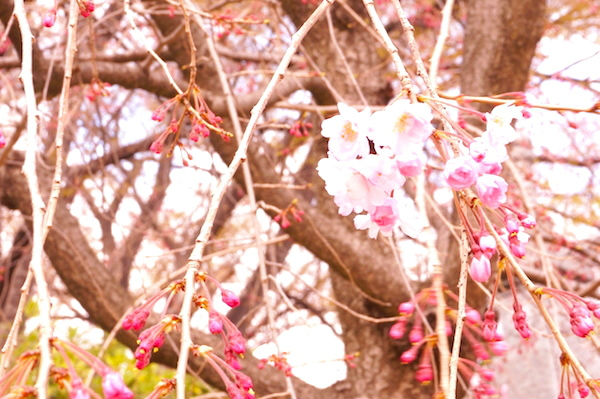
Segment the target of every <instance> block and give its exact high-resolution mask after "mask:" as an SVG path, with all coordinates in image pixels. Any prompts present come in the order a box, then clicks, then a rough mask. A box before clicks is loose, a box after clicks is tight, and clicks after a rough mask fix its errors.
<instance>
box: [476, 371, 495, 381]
mask: <svg viewBox="0 0 600 399" xmlns="http://www.w3.org/2000/svg"><path fill="white" fill-rule="evenodd" d="M479 375H480V376H481V377H482V378H484V379H486V380H488V381H492V380H493V379H494V372H493V371H492V370H490V369H486V368H481V369H479Z"/></svg>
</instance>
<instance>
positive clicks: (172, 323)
mask: <svg viewBox="0 0 600 399" xmlns="http://www.w3.org/2000/svg"><path fill="white" fill-rule="evenodd" d="M206 281H211V282H212V283H213V284H215V285H216V286H217V287H218V288H219V289H220V291H221V299H222V301H223V302H224V303H225V304H226V305H228V306H229V307H231V308H235V307H237V306H239V305H240V299H239V297H238V296H237V295H236V294H235V293H234V292H232V291H230V290H228V289H226V288H224V287H223V286H221V284H220V283H219V281H218V280H216V279H214V278H213V277H211V276H209V275H207V274H206V273H202V272H200V273H197V275H196V282H197V283H199V286H200V288H199V290H198V291H197V292H195V293H194V296H193V299H192V300H193V303H194V305H196V307H197V308H198V309H203V310H205V311H206V312H208V330H209V331H210V333H211V334H214V335H220V336H221V338H222V340H223V343H224V347H225V349H224V351H225V353H224V355H225V360H223V359H221V358H220V357H218V356H217V355H215V354H214V353H213V349H212V348H210V347H208V346H206V345H195V346H194V348H195V349H193V353H194V354H196V355H198V356H203V357H205V358H206V359H207V361H208V363H209V364H210V365H211V366H212V367H213V368H214V369H215V371H216V372H217V373H218V374H219V375H220V376H221V377H222V378H223V381H224V382H225V384H226V386H227V391H228V393H229V394H230V396H231V397H232V398H235V399H238V398H240V399H253V398H254V393H253V391H252V381H251V380H250V378H249V377H248V376H246V375H245V374H243V373H241V372H240V371H239V370H240V369H241V368H242V366H241V365H240V363H239V361H238V358H239V357H243V355H244V353H245V352H246V340H245V339H244V337H243V336H242V334H241V333H240V331H239V330H238V328H237V327H236V326H235V324H233V323H232V322H231V321H230V320H229V319H228V318H227V317H226V316H225V315H223V314H221V313H220V312H218V311H217V310H216V309H215V307H214V306H213V304H212V300H211V294H210V290H209V289H208V287H207V285H206ZM185 289H186V286H185V283H184V281H183V280H181V281H177V282H174V283H172V284H170V285H169V286H168V287H166V288H164V289H163V290H161V291H159V292H157V293H156V294H154V295H153V296H151V297H150V298H148V299H147V300H146V301H145V302H144V303H142V304H141V305H140V306H138V307H137V308H135V309H133V310H132V311H130V312H129V313H128V314H127V315H126V316H125V317H124V319H123V322H122V324H121V326H122V327H123V329H125V330H129V329H132V330H136V331H137V330H141V329H142V328H143V327H144V325H145V324H146V322H147V320H148V318H149V317H150V313H151V310H152V308H153V307H154V305H155V304H156V303H157V302H158V300H159V299H161V298H164V297H167V300H166V304H165V306H164V310H163V314H162V315H161V318H160V321H159V322H158V323H156V324H154V325H152V326H151V327H149V328H147V329H145V330H144V331H142V332H141V333H140V335H139V336H138V347H137V349H136V351H135V355H134V357H135V359H136V363H135V366H136V367H137V368H138V369H143V368H144V367H146V366H147V365H148V364H149V363H150V357H151V356H152V353H154V352H155V351H157V350H158V349H159V348H160V347H161V346H162V345H163V343H164V342H165V338H166V334H168V333H169V332H170V331H172V330H174V329H176V328H178V326H179V324H180V322H181V319H180V317H179V316H177V315H172V314H166V310H167V309H168V307H169V305H170V304H171V301H172V299H173V297H174V295H175V294H177V293H178V292H181V291H185Z"/></svg>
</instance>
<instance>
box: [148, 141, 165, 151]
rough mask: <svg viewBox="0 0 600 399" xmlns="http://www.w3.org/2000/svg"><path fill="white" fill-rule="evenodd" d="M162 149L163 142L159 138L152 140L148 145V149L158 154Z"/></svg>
mask: <svg viewBox="0 0 600 399" xmlns="http://www.w3.org/2000/svg"><path fill="white" fill-rule="evenodd" d="M162 150H163V143H162V140H161V139H160V138H158V139H156V140H154V141H153V142H152V144H151V145H150V151H152V152H153V153H155V154H160V153H161V152H162Z"/></svg>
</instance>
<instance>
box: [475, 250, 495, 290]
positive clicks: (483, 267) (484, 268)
mask: <svg viewBox="0 0 600 399" xmlns="http://www.w3.org/2000/svg"><path fill="white" fill-rule="evenodd" d="M469 274H470V275H471V278H472V279H473V280H475V281H479V282H480V283H485V282H486V281H488V279H489V278H490V275H491V274H492V270H491V265H490V260H489V259H488V258H487V257H485V256H483V254H482V253H479V254H476V255H475V256H473V259H471V265H470V266H469Z"/></svg>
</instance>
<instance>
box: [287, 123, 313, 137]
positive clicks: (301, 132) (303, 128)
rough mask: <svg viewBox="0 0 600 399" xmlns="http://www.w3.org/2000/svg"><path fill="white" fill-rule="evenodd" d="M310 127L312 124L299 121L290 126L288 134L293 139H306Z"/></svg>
mask: <svg viewBox="0 0 600 399" xmlns="http://www.w3.org/2000/svg"><path fill="white" fill-rule="evenodd" d="M312 127H313V124H312V123H310V122H304V121H302V120H299V121H297V122H295V123H294V124H293V125H292V127H291V128H290V130H289V133H290V134H291V135H292V136H294V137H308V135H309V134H310V130H311V129H312Z"/></svg>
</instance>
